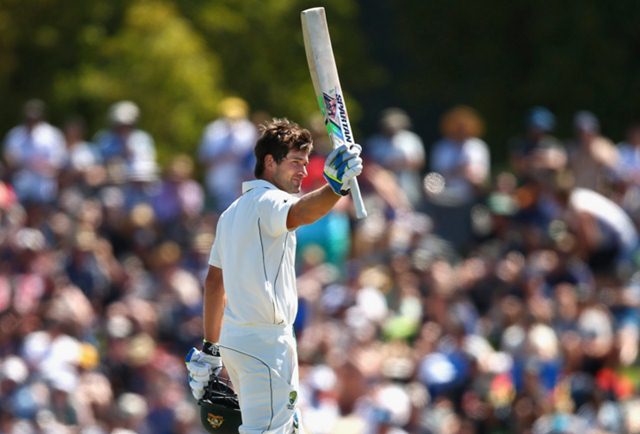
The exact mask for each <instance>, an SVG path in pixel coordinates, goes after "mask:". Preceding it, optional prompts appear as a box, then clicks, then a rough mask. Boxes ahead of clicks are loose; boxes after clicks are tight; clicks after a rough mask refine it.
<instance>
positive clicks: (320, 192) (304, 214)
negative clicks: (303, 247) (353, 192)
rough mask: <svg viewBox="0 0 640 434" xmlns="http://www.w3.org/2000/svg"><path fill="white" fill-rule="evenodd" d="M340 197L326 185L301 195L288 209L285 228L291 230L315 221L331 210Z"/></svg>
mask: <svg viewBox="0 0 640 434" xmlns="http://www.w3.org/2000/svg"><path fill="white" fill-rule="evenodd" d="M341 197H342V196H339V195H337V194H336V193H334V192H333V190H331V187H329V186H328V185H323V186H322V187H320V188H318V189H317V190H314V191H311V192H309V193H307V194H305V195H303V196H302V197H301V198H300V200H299V201H298V202H297V203H296V204H295V205H293V206H292V207H291V209H290V210H289V215H288V216H287V228H288V229H290V230H291V229H295V228H297V227H299V226H302V225H308V224H310V223H313V222H315V221H316V220H318V219H319V218H321V217H322V216H324V215H325V214H327V213H328V212H329V211H331V208H333V206H334V205H335V204H336V203H337V202H338V200H340V198H341Z"/></svg>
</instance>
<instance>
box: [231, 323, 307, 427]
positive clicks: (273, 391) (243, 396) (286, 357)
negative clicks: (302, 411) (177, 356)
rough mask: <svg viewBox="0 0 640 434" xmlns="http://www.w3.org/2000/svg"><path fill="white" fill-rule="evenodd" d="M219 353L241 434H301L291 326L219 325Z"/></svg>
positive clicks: (295, 361) (297, 382)
mask: <svg viewBox="0 0 640 434" xmlns="http://www.w3.org/2000/svg"><path fill="white" fill-rule="evenodd" d="M220 354H221V356H222V362H223V363H224V366H225V367H226V369H227V372H228V373H229V378H230V379H231V382H232V383H233V386H234V389H235V391H236V393H237V394H238V400H239V401H240V411H241V412H242V425H241V426H240V434H302V430H301V429H300V427H299V426H300V415H299V411H298V409H297V404H298V399H299V396H298V394H299V387H298V384H299V381H298V353H297V349H296V340H295V337H294V336H293V333H292V331H291V328H290V327H287V328H282V327H275V326H271V327H269V326H267V327H266V328H262V327H260V328H256V327H223V332H222V336H221V338H220Z"/></svg>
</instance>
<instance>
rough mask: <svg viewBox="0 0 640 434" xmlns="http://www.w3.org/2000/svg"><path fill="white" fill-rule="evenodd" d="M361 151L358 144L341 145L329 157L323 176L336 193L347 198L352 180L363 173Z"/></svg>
mask: <svg viewBox="0 0 640 434" xmlns="http://www.w3.org/2000/svg"><path fill="white" fill-rule="evenodd" d="M360 151H362V147H361V146H360V145H358V144H353V145H350V146H349V147H347V146H346V145H341V146H339V147H337V148H336V149H334V150H333V151H331V153H330V154H329V155H328V156H327V159H326V160H325V161H324V173H323V175H324V179H326V180H327V183H329V186H330V187H331V189H332V190H333V192H334V193H336V194H339V195H342V196H346V195H347V194H348V193H349V182H350V181H351V179H353V178H354V177H356V176H358V175H360V174H361V173H362V158H360Z"/></svg>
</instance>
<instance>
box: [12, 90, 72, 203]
mask: <svg viewBox="0 0 640 434" xmlns="http://www.w3.org/2000/svg"><path fill="white" fill-rule="evenodd" d="M23 116H24V122H23V123H22V124H20V125H18V126H16V127H14V128H12V129H11V130H10V131H9V133H7V135H6V137H5V139H4V159H5V161H6V162H7V170H8V172H9V175H10V180H11V183H12V184H13V187H14V188H15V191H16V194H17V195H18V198H19V199H20V200H21V201H26V202H38V203H49V202H52V201H53V200H54V199H55V195H56V193H57V191H58V187H57V182H58V181H57V176H58V173H59V171H60V169H62V167H63V165H64V164H65V162H66V159H67V151H66V148H65V142H64V137H63V135H62V132H61V131H60V130H59V129H58V128H56V127H54V126H53V125H51V124H50V123H48V122H47V121H46V106H45V103H44V102H43V101H41V100H39V99H32V100H29V101H27V102H26V103H25V104H24V107H23Z"/></svg>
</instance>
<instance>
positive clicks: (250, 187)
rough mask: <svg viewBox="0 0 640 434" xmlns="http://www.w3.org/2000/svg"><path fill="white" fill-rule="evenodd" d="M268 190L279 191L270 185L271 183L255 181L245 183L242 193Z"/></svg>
mask: <svg viewBox="0 0 640 434" xmlns="http://www.w3.org/2000/svg"><path fill="white" fill-rule="evenodd" d="M259 187H263V188H268V189H270V190H273V189H278V187H276V186H275V185H273V184H272V183H270V182H269V181H265V180H264V179H254V180H253V181H245V182H243V183H242V193H243V194H244V193H246V192H247V191H249V190H253V189H254V188H259Z"/></svg>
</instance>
